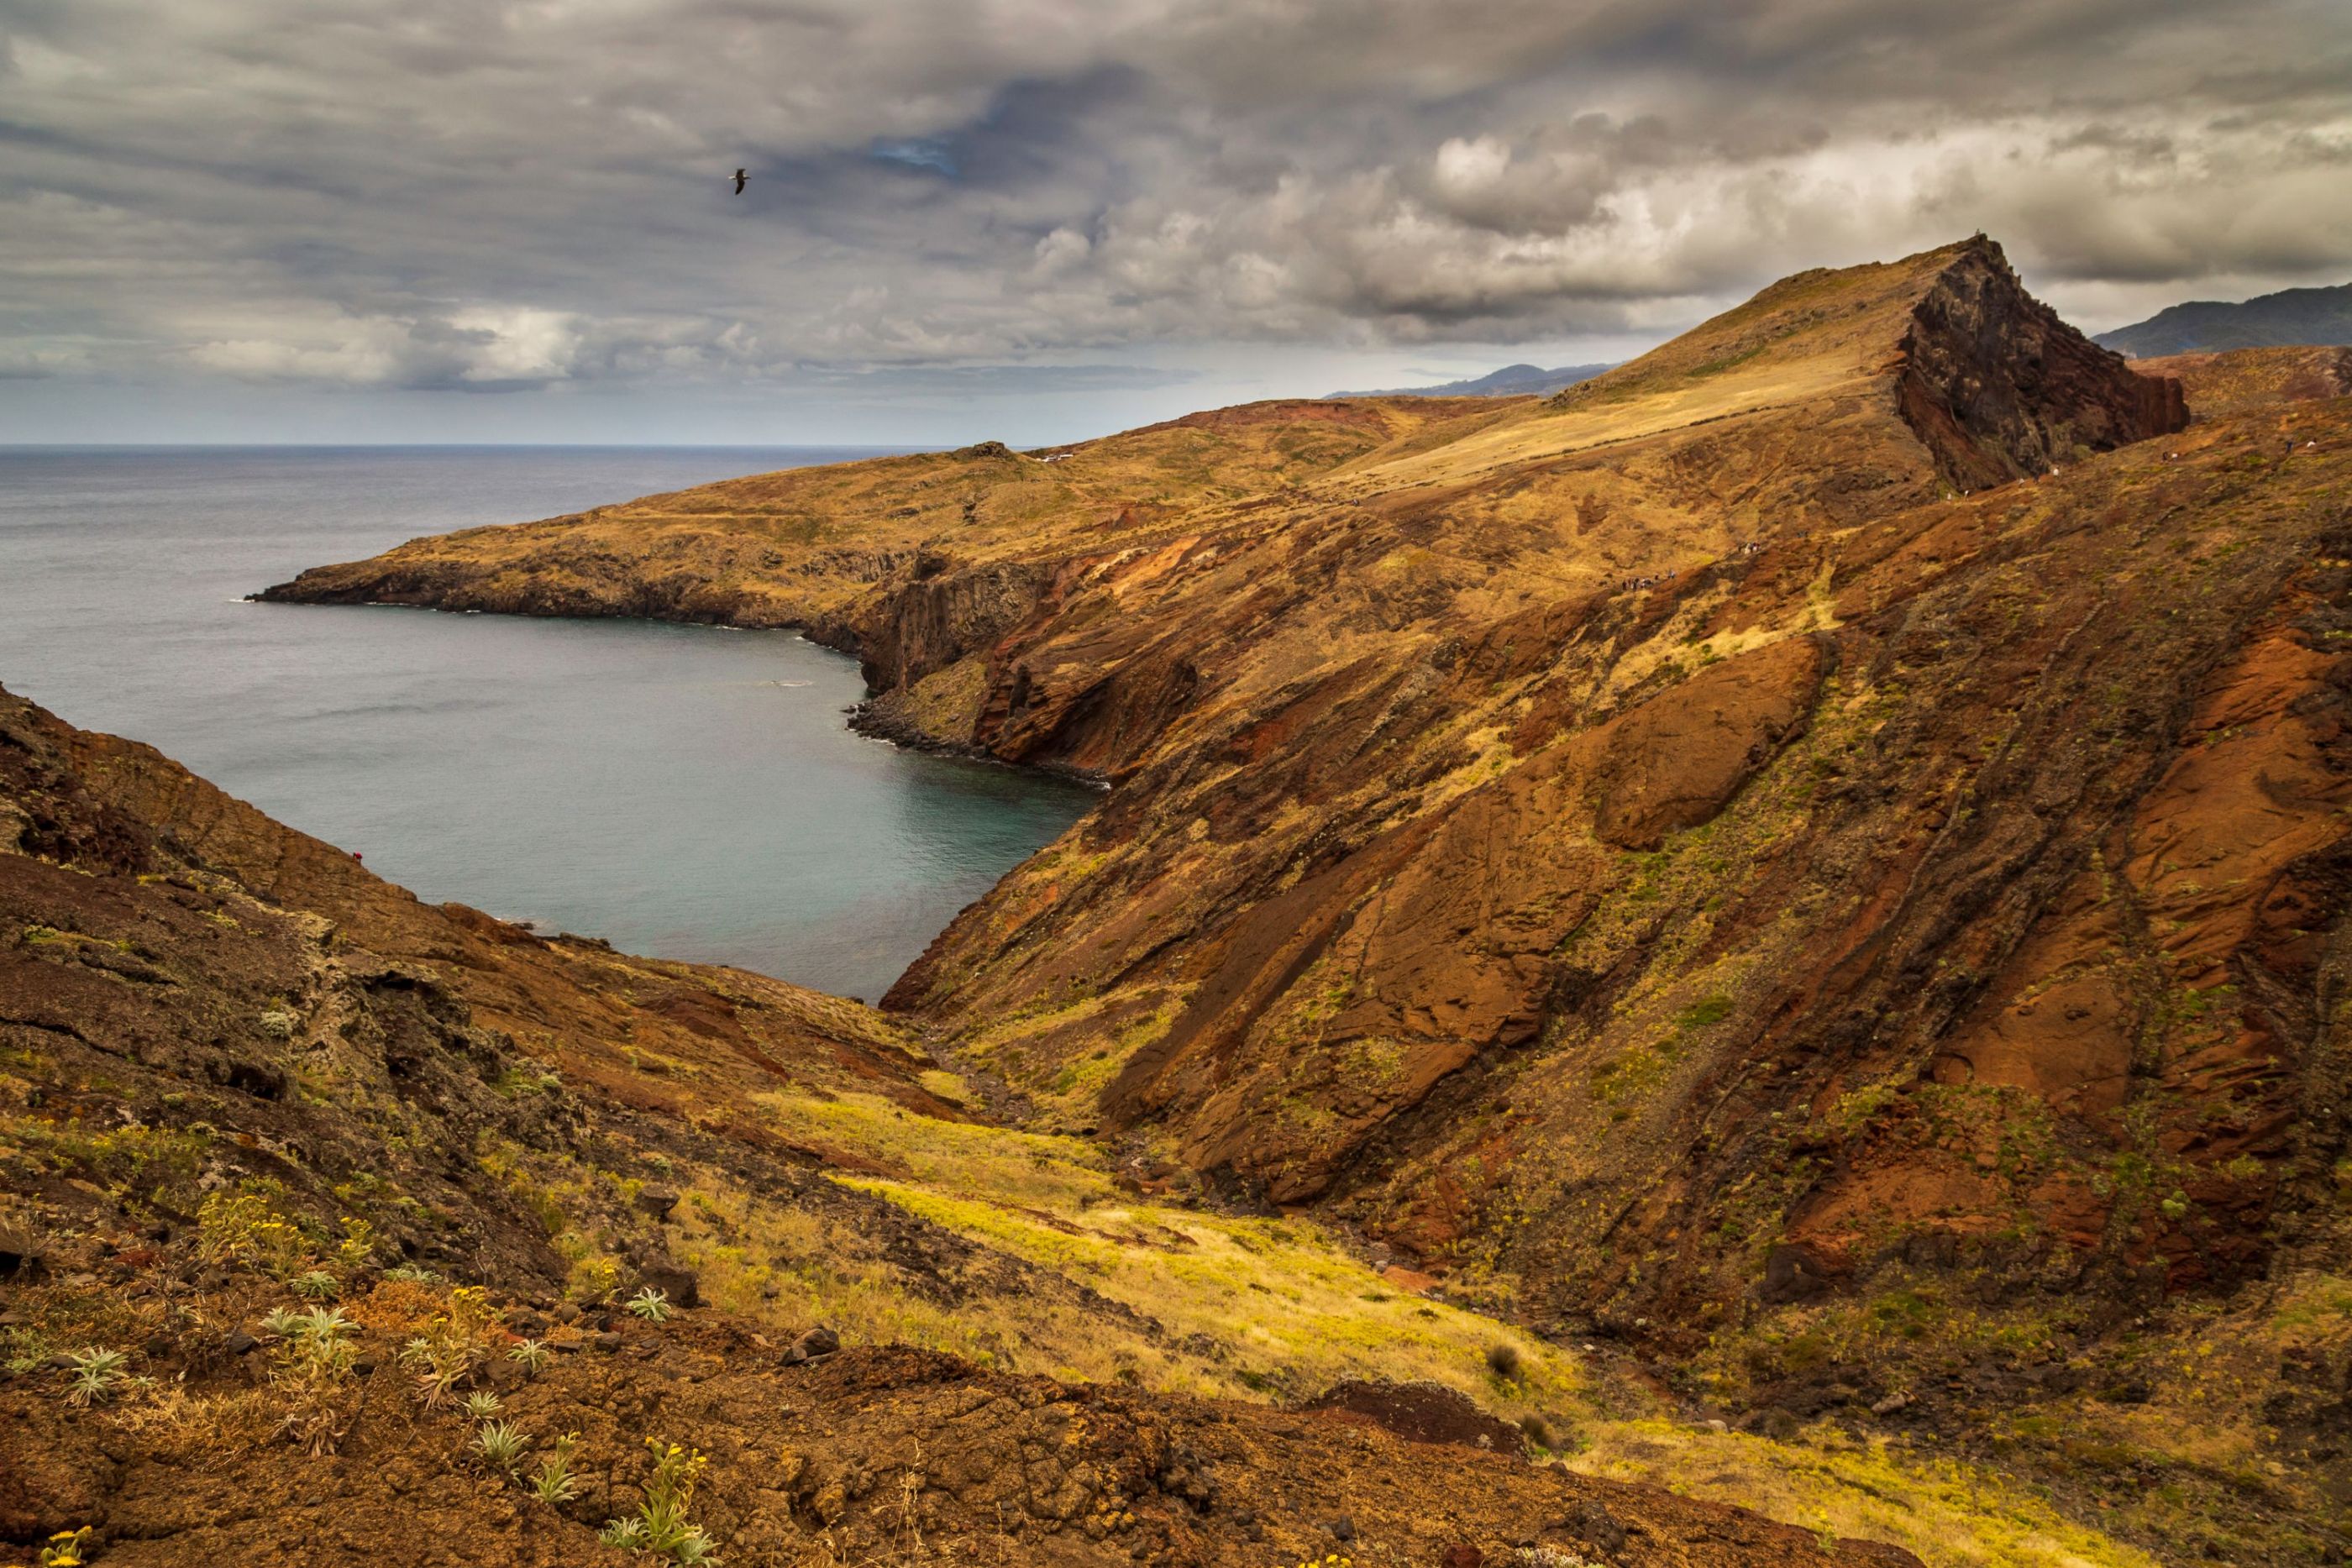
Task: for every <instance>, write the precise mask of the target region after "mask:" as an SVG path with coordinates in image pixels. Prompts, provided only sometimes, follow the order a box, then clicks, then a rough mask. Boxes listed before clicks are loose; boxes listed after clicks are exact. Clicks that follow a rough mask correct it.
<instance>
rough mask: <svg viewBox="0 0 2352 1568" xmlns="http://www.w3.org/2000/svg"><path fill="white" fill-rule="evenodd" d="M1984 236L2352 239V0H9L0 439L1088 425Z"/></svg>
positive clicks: (2078, 276)
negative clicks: (741, 181)
mask: <svg viewBox="0 0 2352 1568" xmlns="http://www.w3.org/2000/svg"><path fill="white" fill-rule="evenodd" d="M738 167H741V168H743V169H745V170H746V171H747V172H748V175H749V183H748V187H747V189H746V190H745V192H744V193H742V194H741V195H740V196H738V195H736V194H735V193H733V188H732V185H733V182H732V179H731V176H732V174H733V172H734V171H735V170H736V169H737V168H738ZM1977 229H1983V230H1985V231H1986V232H1988V233H1990V235H1993V237H1995V238H1996V239H1998V240H2000V241H2001V242H2002V244H2003V245H2004V246H2006V247H2007V249H2008V252H2009V255H2010V256H2011V260H2012V261H2013V262H2014V263H2015V264H2016V265H2017V267H2018V268H2019V270H2020V271H2021V273H2022V274H2023V276H2024V277H2025V279H2026V282H2027V284H2028V286H2029V287H2032V288H2033V289H2034V291H2035V292H2037V293H2038V294H2040V295H2041V296H2042V298H2046V299H2048V300H2050V301H2051V302H2052V303H2053V304H2054V305H2056V306H2057V307H2058V308H2060V310H2062V311H2063V313H2065V314H2066V315H2067V316H2068V318H2069V319H2072V320H2074V321H2075V322H2076V323H2077V324H2078V325H2081V326H2083V327H2084V329H2088V330H2099V329H2105V328H2109V327H2114V326H2118V325H2122V324H2124V323H2126V322H2129V321H2132V320H2137V319H2141V318H2144V317H2146V316H2147V315H2150V314H2152V313H2153V312H2154V311H2155V310H2156V309H2158V308H2161V307H2162V306H2164V305H2167V304H2170V303H2173V302H2175V301H2178V300H2180V299H2185V298H2220V299H2231V298H2245V297H2247V296H2250V295H2252V294H2256V293H2262V292H2265V291H2267V290H2270V289H2273V288H2279V287H2291V286H2295V285H2303V284H2313V283H2341V282H2344V281H2347V279H2352V5H2347V4H2346V3H2345V0H2227V3H2212V4H2207V3H2201V0H1970V3H1968V4H1956V3H1943V0H1937V3H1928V0H529V3H520V4H501V3H499V0H172V3H171V4H168V5H159V4H156V3H155V0H0V442H59V441H96V442H113V441H120V442H182V441H185V442H273V441H289V442H314V441H316V442H371V441H384V442H439V441H518V442H600V443H601V442H659V443H674V442H675V443H696V444H730V443H774V444H792V443H820V442H871V443H891V444H929V443H940V444H954V443H961V442H966V441H975V440H981V439H986V438H995V439H1002V440H1007V441H1012V442H1015V443H1017V444H1040V443H1045V442H1051V441H1060V440H1067V439H1074V438H1076V437H1080V436H1085V435H1090V434H1102V433H1105V432H1108V431H1109V430H1113V429H1117V428H1120V427H1123V426H1127V425H1132V424H1135V423H1144V422H1147V421H1150V420H1152V419H1157V418H1164V417H1169V416H1171V415H1173V414H1176V413H1182V412H1185V411H1187V410H1191V409H1195V408H1202V407H1210V406H1215V405H1219V404H1223V403H1230V402H1244V401H1248V400H1250V399H1255V398H1264V397H1277V396H1299V395H1306V396H1312V395H1318V394H1321V393H1327V392H1332V391H1335V390H1338V389H1341V388H1346V387H1362V386H1391V385H1402V384H1413V383H1416V382H1424V381H1427V382H1436V381H1444V380H1448V379H1451V378H1454V377H1456V376H1462V375H1467V374H1478V373H1481V372H1484V371H1488V370H1491V369H1494V368H1495V367H1496V366H1498V365H1502V364H1506V363H1509V362H1512V361H1536V362H1538V363H1542V364H1547V365H1549V364H1571V363H1587V362H1597V361H1613V360H1618V359H1622V358H1626V357H1629V356H1631V355H1632V354H1633V353H1637V352H1639V351H1640V350H1643V348H1645V347H1647V346H1649V345H1651V344H1654V343H1656V342H1658V341H1661V340H1664V339H1665V338H1667V337H1669V336H1672V335H1673V334H1674V333H1675V332H1676V331H1679V330H1681V329H1684V328H1686V327H1688V326H1690V325H1693V324H1694V323H1696V322H1697V321H1699V320H1701V319H1705V318H1706V316H1708V315H1710V314H1713V313H1714V312H1715V311H1717V310H1719V309H1721V308H1725V307H1727V305H1729V304H1732V303H1735V302H1737V301H1738V299H1740V298H1744V297H1746V296H1747V295H1748V294H1749V293H1752V292H1753V291H1754V290H1755V289H1756V288H1758V287H1761V286H1763V285H1764V284H1766V283H1769V281H1771V280H1772V279H1773V278H1775V277H1780V276H1782V275H1785V274H1787V273H1789V272H1792V271H1797V270H1800V269H1802V268H1805V267H1818V266H1841V265H1846V264H1850V263H1854V262H1859V261H1866V260H1874V259H1886V258H1891V257H1894V256H1901V255H1905V254H1908V253H1910V252H1913V251H1916V250H1920V249H1924V248H1927V247H1928V246H1935V245H1938V244H1942V243H1945V242H1947V241H1949V240H1952V239H1956V238H1959V237H1962V236H1964V235H1968V234H1969V233H1970V232H1972V231H1975V230H1977Z"/></svg>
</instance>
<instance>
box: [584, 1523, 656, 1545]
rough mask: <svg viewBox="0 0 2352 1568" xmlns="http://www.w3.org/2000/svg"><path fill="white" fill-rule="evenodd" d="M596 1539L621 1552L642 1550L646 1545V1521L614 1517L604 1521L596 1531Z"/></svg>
mask: <svg viewBox="0 0 2352 1568" xmlns="http://www.w3.org/2000/svg"><path fill="white" fill-rule="evenodd" d="M596 1539H597V1540H598V1541H601V1542H604V1544H605V1545H607V1546H611V1547H616V1548H618V1549H619V1550H620V1551H623V1552H642V1551H644V1550H645V1547H646V1521H644V1520H642V1519H615V1520H609V1521H606V1522H605V1525H604V1529H602V1530H600V1531H597V1532H596Z"/></svg>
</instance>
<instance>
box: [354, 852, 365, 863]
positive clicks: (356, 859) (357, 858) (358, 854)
mask: <svg viewBox="0 0 2352 1568" xmlns="http://www.w3.org/2000/svg"><path fill="white" fill-rule="evenodd" d="M352 859H353V860H355V861H359V862H360V863H361V864H362V865H365V864H366V863H367V862H365V861H363V860H360V852H359V851H357V850H353V851H352Z"/></svg>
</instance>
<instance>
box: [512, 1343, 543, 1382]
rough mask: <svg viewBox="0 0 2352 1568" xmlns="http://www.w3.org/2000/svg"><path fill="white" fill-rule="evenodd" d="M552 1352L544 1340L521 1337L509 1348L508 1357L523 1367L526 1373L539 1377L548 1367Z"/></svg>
mask: <svg viewBox="0 0 2352 1568" xmlns="http://www.w3.org/2000/svg"><path fill="white" fill-rule="evenodd" d="M551 1354H552V1353H551V1352H550V1351H549V1350H548V1348H547V1345H546V1343H545V1342H544V1341H541V1340H535V1339H519V1340H517V1341H515V1342H514V1343H513V1345H512V1346H510V1347H509V1349H508V1351H507V1359H508V1360H509V1361H511V1362H513V1363H514V1364H516V1365H517V1366H520V1367H521V1368H522V1369H523V1372H524V1374H525V1375H528V1376H531V1377H537V1376H538V1375H540V1374H541V1372H542V1371H544V1370H545V1369H546V1367H547V1364H548V1362H549V1360H550V1359H551Z"/></svg>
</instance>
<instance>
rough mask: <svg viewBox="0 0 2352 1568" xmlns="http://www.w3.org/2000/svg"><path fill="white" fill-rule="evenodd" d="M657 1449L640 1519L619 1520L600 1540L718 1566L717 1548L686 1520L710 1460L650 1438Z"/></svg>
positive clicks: (674, 1559) (649, 1443)
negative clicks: (695, 1489)
mask: <svg viewBox="0 0 2352 1568" xmlns="http://www.w3.org/2000/svg"><path fill="white" fill-rule="evenodd" d="M646 1448H650V1449H652V1450H653V1455H654V1473H653V1474H652V1476H650V1477H649V1478H647V1479H646V1497H645V1500H644V1501H643V1502H641V1503H639V1504H638V1505H637V1517H636V1518H635V1519H615V1520H613V1521H610V1522H608V1523H607V1524H606V1525H605V1526H604V1533H603V1534H602V1535H600V1536H598V1537H597V1539H598V1540H600V1541H602V1542H604V1544H605V1545H607V1546H621V1547H625V1548H626V1549H628V1550H630V1551H635V1552H656V1553H658V1554H659V1555H661V1556H664V1557H667V1558H668V1559H669V1560H670V1561H671V1562H673V1563H688V1564H694V1563H716V1562H718V1561H719V1557H718V1554H717V1551H716V1545H715V1543H714V1542H712V1541H711V1539H710V1537H709V1535H708V1534H706V1533H705V1532H704V1531H703V1528H702V1526H700V1525H698V1524H696V1523H693V1522H692V1521H689V1520H688V1517H687V1515H688V1512H689V1511H691V1510H692V1508H693V1506H694V1488H695V1483H696V1482H697V1481H698V1480H700V1479H702V1472H703V1470H704V1469H706V1468H707V1467H708V1466H709V1463H710V1460H709V1458H708V1457H707V1456H705V1455H704V1454H703V1453H702V1452H701V1451H700V1450H699V1449H697V1448H684V1447H682V1446H680V1445H679V1444H677V1443H669V1444H664V1443H663V1442H662V1441H661V1439H659V1438H658V1437H647V1438H646Z"/></svg>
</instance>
